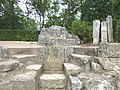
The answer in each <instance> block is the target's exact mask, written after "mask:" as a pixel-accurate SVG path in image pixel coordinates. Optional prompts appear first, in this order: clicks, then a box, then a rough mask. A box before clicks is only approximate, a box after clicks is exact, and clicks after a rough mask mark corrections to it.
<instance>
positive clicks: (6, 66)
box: [0, 60, 20, 72]
mask: <svg viewBox="0 0 120 90" xmlns="http://www.w3.org/2000/svg"><path fill="white" fill-rule="evenodd" d="M19 64H20V62H19V61H16V60H9V61H4V62H0V72H8V71H12V70H15V69H16V68H17V67H19Z"/></svg>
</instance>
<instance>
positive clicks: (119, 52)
mask: <svg viewBox="0 0 120 90" xmlns="http://www.w3.org/2000/svg"><path fill="white" fill-rule="evenodd" d="M99 56H100V57H108V58H118V57H119V56H120V43H101V44H100V49H99Z"/></svg>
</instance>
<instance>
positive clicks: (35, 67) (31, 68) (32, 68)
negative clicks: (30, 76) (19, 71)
mask: <svg viewBox="0 0 120 90" xmlns="http://www.w3.org/2000/svg"><path fill="white" fill-rule="evenodd" d="M26 70H27V71H36V72H37V75H40V74H41V73H42V65H39V64H33V65H29V66H26Z"/></svg>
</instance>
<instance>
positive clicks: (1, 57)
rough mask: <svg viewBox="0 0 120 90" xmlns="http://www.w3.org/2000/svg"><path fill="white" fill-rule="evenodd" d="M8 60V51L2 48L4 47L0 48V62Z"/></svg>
mask: <svg viewBox="0 0 120 90" xmlns="http://www.w3.org/2000/svg"><path fill="white" fill-rule="evenodd" d="M7 58H8V56H7V49H6V48H4V47H2V46H0V62H1V61H6V60H7Z"/></svg>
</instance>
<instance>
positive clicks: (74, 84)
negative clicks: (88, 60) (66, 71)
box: [69, 75, 83, 90]
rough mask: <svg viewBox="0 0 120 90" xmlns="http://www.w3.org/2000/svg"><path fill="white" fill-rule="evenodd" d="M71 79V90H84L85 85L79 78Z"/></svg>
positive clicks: (71, 77)
mask: <svg viewBox="0 0 120 90" xmlns="http://www.w3.org/2000/svg"><path fill="white" fill-rule="evenodd" d="M69 77H70V83H71V90H81V89H82V88H83V85H82V84H83V83H82V82H81V81H80V80H79V78H78V77H73V76H71V75H70V76H69Z"/></svg>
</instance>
